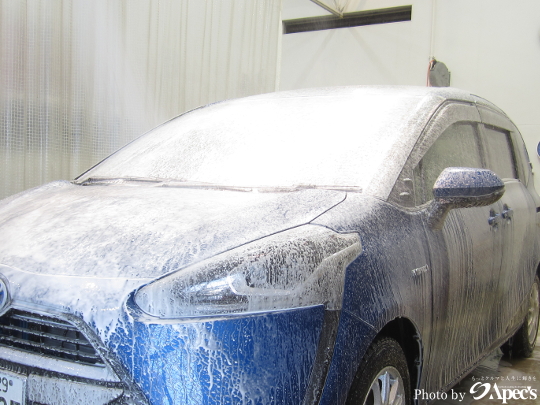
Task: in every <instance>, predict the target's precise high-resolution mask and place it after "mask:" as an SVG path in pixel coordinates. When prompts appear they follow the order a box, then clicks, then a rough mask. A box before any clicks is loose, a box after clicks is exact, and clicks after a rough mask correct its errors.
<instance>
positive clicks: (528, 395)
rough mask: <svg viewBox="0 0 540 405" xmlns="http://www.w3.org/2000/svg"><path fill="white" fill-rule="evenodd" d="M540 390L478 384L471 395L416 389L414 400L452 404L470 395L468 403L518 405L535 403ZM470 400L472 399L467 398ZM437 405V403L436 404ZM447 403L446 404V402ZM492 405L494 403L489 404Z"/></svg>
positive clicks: (485, 383)
mask: <svg viewBox="0 0 540 405" xmlns="http://www.w3.org/2000/svg"><path fill="white" fill-rule="evenodd" d="M537 391H538V390H537V389H536V388H532V386H530V385H527V386H504V385H501V384H497V383H489V382H476V383H474V384H473V385H472V386H471V387H470V390H469V393H467V392H463V391H455V390H454V389H451V390H450V391H448V392H426V391H424V390H420V389H415V390H414V399H415V400H423V401H433V400H435V401H446V400H452V401H453V402H452V403H459V402H462V401H464V400H465V399H466V398H467V396H468V394H470V395H471V396H472V400H471V401H466V403H474V402H475V401H480V400H482V399H486V400H487V399H489V400H500V401H501V402H500V403H501V404H516V403H518V401H523V400H526V401H535V402H534V403H536V399H537V398H538V392H537ZM467 399H469V400H470V397H469V398H467ZM435 403H437V402H435ZM445 403H446V402H445ZM489 403H490V404H492V403H493V401H490V402H489Z"/></svg>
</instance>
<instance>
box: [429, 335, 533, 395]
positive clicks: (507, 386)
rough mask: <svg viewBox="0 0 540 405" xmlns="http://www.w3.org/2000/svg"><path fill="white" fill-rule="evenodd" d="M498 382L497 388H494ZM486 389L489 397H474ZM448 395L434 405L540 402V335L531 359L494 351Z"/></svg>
mask: <svg viewBox="0 0 540 405" xmlns="http://www.w3.org/2000/svg"><path fill="white" fill-rule="evenodd" d="M478 383H479V384H478ZM475 384H476V385H475ZM483 384H484V385H483ZM487 384H490V385H489V386H488V385H487ZM495 384H496V385H497V389H496V388H495V387H494V385H495ZM473 387H474V388H473ZM471 389H472V390H473V392H472V393H471ZM516 390H517V391H516ZM484 392H487V393H486V395H485V396H483V397H482V398H479V399H474V397H477V398H478V397H480V396H482V394H484ZM447 395H448V398H447V399H446V400H438V401H435V402H434V403H433V404H434V405H456V404H460V405H469V404H473V405H501V404H503V405H504V404H508V405H518V404H524V405H525V404H540V335H539V339H538V340H537V343H536V349H535V351H534V353H533V355H532V357H531V358H529V359H511V358H508V357H506V356H503V355H502V352H501V351H498V352H496V353H493V354H492V355H491V356H490V357H488V358H487V359H486V360H485V361H484V362H483V363H482V364H481V365H479V366H478V367H477V368H476V369H474V370H473V371H472V372H471V373H470V374H469V375H468V376H467V377H465V379H463V381H462V382H461V383H459V384H458V385H456V386H455V387H454V388H452V390H450V391H449V392H448V393H447ZM510 395H512V396H514V395H517V398H516V397H515V396H514V397H513V398H509V396H510ZM520 395H521V397H520ZM452 396H453V397H454V399H452ZM535 396H536V398H535ZM504 397H507V398H506V399H505V398H504ZM524 398H526V399H524Z"/></svg>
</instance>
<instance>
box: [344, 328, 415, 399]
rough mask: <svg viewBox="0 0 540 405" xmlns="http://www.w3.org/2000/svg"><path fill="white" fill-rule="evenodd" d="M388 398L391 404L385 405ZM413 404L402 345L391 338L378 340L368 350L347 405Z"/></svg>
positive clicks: (355, 378)
mask: <svg viewBox="0 0 540 405" xmlns="http://www.w3.org/2000/svg"><path fill="white" fill-rule="evenodd" d="M381 398H382V400H381ZM385 399H386V401H387V402H384V400H385ZM410 403H411V384H410V379H409V369H408V367H407V360H406V359H405V355H404V354H403V350H402V349H401V346H400V345H399V343H398V342H396V341H395V340H394V339H391V338H382V339H379V340H376V341H375V342H374V343H373V344H372V345H371V347H370V348H369V349H368V351H367V353H366V355H365V356H364V358H363V360H362V363H361V364H360V367H359V369H358V372H357V374H356V376H355V377H354V381H353V384H352V388H351V391H350V392H349V396H348V398H347V405H379V404H385V405H386V404H388V405H409V404H410Z"/></svg>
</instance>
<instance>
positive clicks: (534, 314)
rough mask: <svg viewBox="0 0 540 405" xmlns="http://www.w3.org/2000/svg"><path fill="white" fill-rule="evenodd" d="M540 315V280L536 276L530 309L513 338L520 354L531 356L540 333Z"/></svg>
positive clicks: (514, 348)
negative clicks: (539, 327) (539, 324)
mask: <svg viewBox="0 0 540 405" xmlns="http://www.w3.org/2000/svg"><path fill="white" fill-rule="evenodd" d="M539 317H540V281H539V280H538V276H536V277H535V278H534V283H533V286H532V289H531V293H530V295H529V309H528V310H527V315H526V316H525V320H524V321H523V325H521V328H519V330H518V331H517V332H516V334H515V335H514V339H513V347H512V348H513V350H514V351H515V352H516V353H517V355H518V356H522V357H531V356H532V353H533V350H534V346H535V345H536V337H537V335H538V320H539Z"/></svg>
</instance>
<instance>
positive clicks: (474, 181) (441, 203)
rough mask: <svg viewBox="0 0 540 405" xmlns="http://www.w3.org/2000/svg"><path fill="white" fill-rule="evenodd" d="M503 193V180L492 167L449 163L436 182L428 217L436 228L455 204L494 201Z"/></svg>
mask: <svg viewBox="0 0 540 405" xmlns="http://www.w3.org/2000/svg"><path fill="white" fill-rule="evenodd" d="M503 194H504V183H503V181H502V180H501V179H500V177H499V176H497V175H496V174H495V173H493V172H492V171H491V170H487V169H473V168H469V167H448V168H446V169H444V170H443V171H442V173H441V174H440V176H439V177H438V178H437V181H436V182H435V185H434V186H433V197H434V199H433V201H432V202H431V205H430V206H429V208H428V221H429V225H430V226H431V228H433V229H442V227H443V225H444V220H445V218H446V215H447V214H448V212H450V210H452V209H454V208H470V207H483V206H486V205H491V204H493V203H494V202H496V201H497V200H499V198H501V197H502V195H503Z"/></svg>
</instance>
